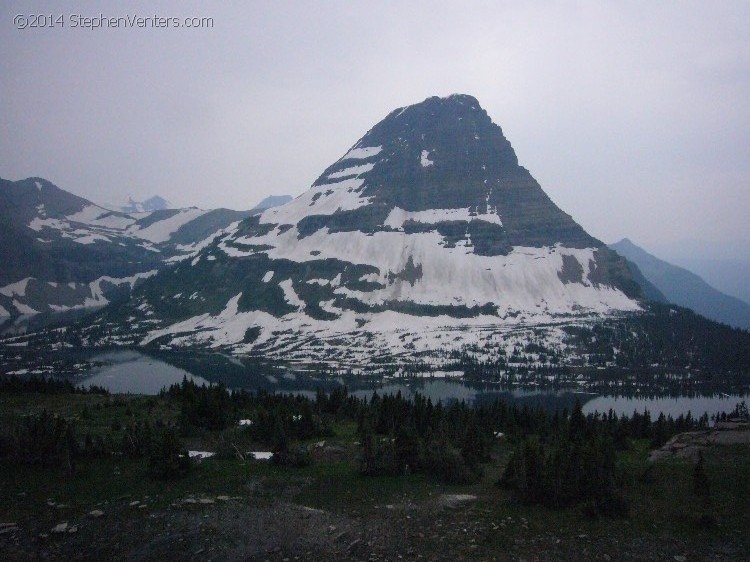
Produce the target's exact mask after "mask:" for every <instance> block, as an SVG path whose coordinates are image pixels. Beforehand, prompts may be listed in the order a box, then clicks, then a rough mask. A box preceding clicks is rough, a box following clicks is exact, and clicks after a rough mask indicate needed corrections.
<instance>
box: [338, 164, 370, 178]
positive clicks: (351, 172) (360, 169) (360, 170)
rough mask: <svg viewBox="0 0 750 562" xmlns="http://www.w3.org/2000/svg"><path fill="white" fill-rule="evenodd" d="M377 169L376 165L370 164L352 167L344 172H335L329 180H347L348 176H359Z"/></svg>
mask: <svg viewBox="0 0 750 562" xmlns="http://www.w3.org/2000/svg"><path fill="white" fill-rule="evenodd" d="M374 167H375V164H374V163H372V162H370V163H368V164H361V165H359V166H351V167H349V168H346V169H344V170H340V171H338V172H333V173H332V174H328V179H332V180H333V179H336V178H345V177H348V176H358V175H360V174H364V173H367V172H369V171H370V170H372V169H373V168H374Z"/></svg>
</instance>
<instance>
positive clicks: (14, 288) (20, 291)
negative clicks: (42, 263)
mask: <svg viewBox="0 0 750 562" xmlns="http://www.w3.org/2000/svg"><path fill="white" fill-rule="evenodd" d="M31 279H33V277H27V278H26V279H21V280H20V281H16V282H15V283H10V284H8V285H5V287H2V288H0V295H5V296H6V297H13V296H19V297H25V296H26V287H27V286H28V284H29V281H30V280H31Z"/></svg>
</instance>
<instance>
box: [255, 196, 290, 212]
mask: <svg viewBox="0 0 750 562" xmlns="http://www.w3.org/2000/svg"><path fill="white" fill-rule="evenodd" d="M291 200H292V196H291V195H269V196H268V197H266V198H265V199H263V201H261V202H260V203H258V204H257V205H256V206H255V207H253V208H252V209H251V211H253V213H255V212H259V211H265V210H266V209H270V208H271V207H280V206H281V205H285V204H286V203H289V201H291Z"/></svg>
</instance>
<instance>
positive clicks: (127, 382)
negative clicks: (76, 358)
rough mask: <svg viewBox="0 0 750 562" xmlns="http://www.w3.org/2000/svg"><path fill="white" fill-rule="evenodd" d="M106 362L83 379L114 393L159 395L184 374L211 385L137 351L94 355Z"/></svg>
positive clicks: (86, 382)
mask: <svg viewBox="0 0 750 562" xmlns="http://www.w3.org/2000/svg"><path fill="white" fill-rule="evenodd" d="M92 361H99V362H102V363H106V364H107V365H106V366H104V367H98V368H95V369H93V370H92V371H91V375H92V376H90V377H88V378H86V379H85V380H84V381H82V383H83V385H84V386H91V385H96V386H101V387H104V388H106V389H107V390H109V391H110V392H113V393H131V394H158V393H159V391H160V390H161V389H162V388H164V387H165V386H170V385H172V384H175V383H180V382H182V379H183V377H187V378H188V379H192V380H194V381H195V382H196V383H197V384H208V381H207V380H206V379H202V378H200V377H196V376H194V375H192V374H190V373H189V372H188V371H186V370H184V369H180V368H178V367H173V366H172V365H170V364H168V363H165V362H164V361H159V360H158V359H153V358H151V357H148V356H147V355H143V354H141V353H138V352H137V351H112V352H109V353H102V354H100V355H96V356H95V357H93V358H92Z"/></svg>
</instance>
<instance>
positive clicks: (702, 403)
mask: <svg viewBox="0 0 750 562" xmlns="http://www.w3.org/2000/svg"><path fill="white" fill-rule="evenodd" d="M89 362H90V363H91V364H93V365H95V366H93V367H92V368H90V369H89V370H87V371H85V372H82V373H80V374H79V375H76V376H75V378H74V382H76V383H77V384H80V385H82V386H92V385H96V386H99V387H103V388H106V389H107V390H109V391H110V392H112V393H122V394H147V395H155V394H158V393H159V391H160V390H162V389H163V388H166V387H169V386H170V385H173V384H179V383H181V382H182V380H183V379H184V378H187V379H188V380H193V381H194V382H196V383H197V384H219V383H220V384H223V385H224V386H226V387H227V388H229V389H244V390H248V391H256V390H263V391H266V392H280V393H292V394H298V395H304V396H308V397H311V398H314V397H315V395H316V393H317V392H319V391H324V392H330V391H332V390H334V389H335V388H337V387H338V388H340V387H342V386H346V387H347V389H348V391H349V392H350V393H351V394H353V395H355V396H358V397H360V398H362V397H370V396H372V394H373V393H374V392H377V393H379V394H380V395H383V394H396V393H399V392H400V393H401V395H402V396H405V397H413V396H414V395H415V394H417V393H419V394H421V395H422V396H425V397H428V398H430V399H431V400H432V401H433V402H434V403H436V402H438V401H442V402H444V403H449V402H452V401H465V402H469V403H477V402H482V401H486V400H494V399H500V400H503V401H505V402H507V403H514V404H517V405H519V406H523V405H528V406H529V407H537V406H542V407H544V408H545V409H548V410H556V409H559V410H562V409H568V411H570V410H571V409H572V407H573V406H574V405H575V403H576V401H579V402H580V403H581V404H582V406H583V411H584V413H587V414H588V413H593V412H599V413H608V412H609V411H610V410H612V411H613V412H614V413H615V414H617V415H618V416H622V415H628V416H630V415H632V414H633V412H639V413H643V412H644V411H648V412H650V414H651V416H652V419H655V418H657V417H658V416H659V415H660V414H662V413H663V414H664V415H665V416H672V417H673V418H677V417H679V416H680V415H687V414H688V413H690V414H691V415H692V416H693V417H694V418H695V417H700V416H702V415H703V414H704V413H707V414H708V415H709V416H711V415H714V414H717V413H721V412H730V411H732V410H733V409H734V407H735V406H736V405H737V404H738V403H740V402H742V401H745V402H749V401H750V394H744V395H743V394H726V393H716V394H713V395H697V394H691V395H682V396H659V395H628V396H624V395H599V394H596V393H592V392H587V391H583V390H578V389H575V388H568V389H560V390H548V389H543V390H540V389H534V388H533V387H525V388H521V387H507V386H503V385H500V384H490V383H474V382H469V381H466V380H464V379H463V377H461V373H460V372H440V371H436V372H434V373H426V374H425V375H424V376H420V377H415V376H410V377H406V376H390V377H372V376H363V375H348V376H339V375H336V376H330V375H325V374H323V371H322V370H321V369H319V368H315V366H311V368H309V369H303V368H300V367H299V366H295V367H294V368H286V367H285V366H284V365H280V364H273V363H267V362H261V361H257V360H255V361H253V360H248V359H245V360H244V361H241V360H239V359H238V358H236V357H233V356H230V355H227V354H223V353H211V352H206V353H174V352H157V353H152V354H146V353H143V352H141V351H136V350H110V351H104V352H99V353H96V354H94V355H92V356H91V357H90V358H89Z"/></svg>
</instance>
